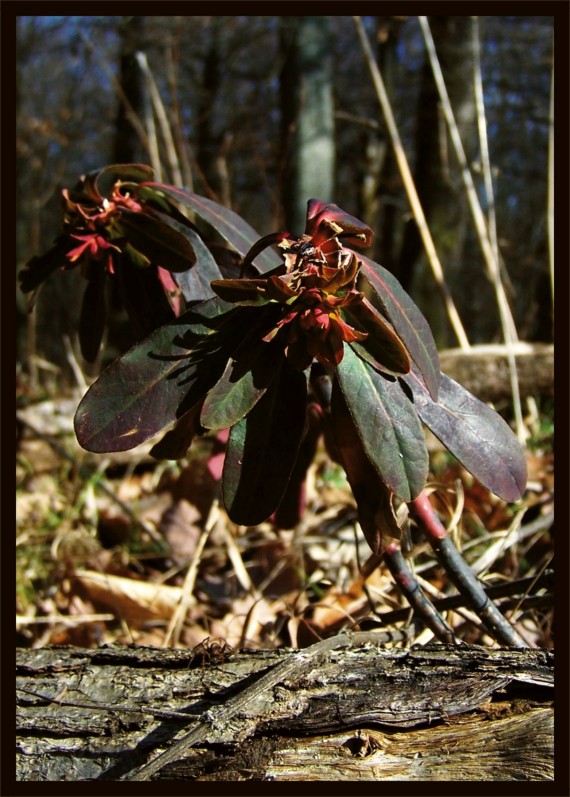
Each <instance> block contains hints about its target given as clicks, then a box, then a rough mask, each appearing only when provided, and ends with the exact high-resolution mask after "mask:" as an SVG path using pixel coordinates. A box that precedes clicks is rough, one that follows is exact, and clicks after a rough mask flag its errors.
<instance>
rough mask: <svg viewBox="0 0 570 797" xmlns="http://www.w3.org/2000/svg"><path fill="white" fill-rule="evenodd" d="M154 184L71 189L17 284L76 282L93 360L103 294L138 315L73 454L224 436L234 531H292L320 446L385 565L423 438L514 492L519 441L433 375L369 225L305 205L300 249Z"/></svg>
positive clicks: (172, 452) (520, 463)
mask: <svg viewBox="0 0 570 797" xmlns="http://www.w3.org/2000/svg"><path fill="white" fill-rule="evenodd" d="M152 177H153V175H152V171H151V170H150V169H149V167H147V166H142V165H120V166H112V167H108V168H106V169H103V170H102V171H100V172H99V173H98V174H93V175H89V176H87V177H85V178H83V179H82V181H81V182H80V185H79V186H78V188H77V189H75V190H73V191H69V192H64V210H65V225H64V232H63V234H62V235H60V236H59V238H58V239H57V240H56V242H55V244H54V246H53V248H52V249H51V250H50V251H49V252H48V253H47V254H45V255H44V256H43V257H36V258H34V259H33V260H32V261H30V263H29V264H28V266H27V268H26V269H25V270H24V272H23V273H22V276H21V286H22V289H23V290H24V291H26V292H33V291H35V290H36V289H37V288H38V286H39V285H40V284H41V283H42V282H43V281H44V280H45V279H46V278H47V276H48V275H49V274H50V273H51V272H53V271H54V270H55V269H57V268H63V269H69V268H74V267H77V266H79V267H80V268H81V272H82V274H83V276H84V277H85V278H86V280H87V288H86V291H85V297H84V302H83V307H82V320H81V328H80V339H81V346H82V351H83V353H84V355H85V357H86V359H88V360H93V359H94V358H95V356H96V354H97V352H98V350H99V347H100V343H101V337H102V331H103V327H104V317H105V316H104V306H105V303H104V294H105V286H106V283H108V282H109V281H111V280H116V281H117V283H118V286H119V292H120V295H121V296H122V299H123V302H124V306H125V308H126V309H127V312H128V314H129V317H130V319H131V322H132V328H133V336H134V340H135V341H136V342H135V344H134V346H133V347H132V348H131V349H130V350H128V351H127V352H126V353H125V354H123V355H122V356H120V357H119V358H118V359H117V360H115V361H114V362H113V363H112V364H111V365H110V366H109V367H108V368H107V369H106V370H105V371H103V373H102V374H101V375H100V376H99V378H98V379H97V380H96V381H95V382H94V383H93V384H92V385H91V387H90V388H89V390H88V391H87V393H86V395H85V396H84V398H83V400H82V401H81V403H80V405H79V407H78V410H77V413H76V416H75V431H76V435H77V439H78V441H79V443H80V444H81V446H83V447H84V448H85V449H87V450H88V451H93V452H98V453H103V452H112V451H123V450H127V449H131V448H133V447H135V446H137V445H139V444H140V443H143V442H144V441H146V440H148V439H150V438H152V437H154V436H155V435H158V434H159V433H161V432H165V434H164V436H163V437H162V439H161V440H159V441H158V442H156V443H155V445H154V447H153V449H152V453H153V454H154V455H155V456H157V457H161V458H170V459H177V458H181V457H183V456H184V455H185V454H186V452H187V450H188V448H189V446H190V445H191V443H192V441H193V440H194V438H195V437H196V436H199V435H202V434H204V433H206V432H212V433H218V432H220V431H222V430H226V429H227V430H229V436H228V438H227V445H226V451H225V460H224V465H223V472H222V475H221V497H222V500H223V504H224V506H225V508H226V510H227V512H228V514H229V517H230V518H231V519H232V520H233V521H234V522H236V523H238V524H243V525H255V524H258V523H260V522H262V521H264V520H266V519H267V518H269V517H270V516H273V517H274V518H275V519H276V520H277V522H278V523H279V522H280V521H279V518H281V524H282V519H283V518H285V517H286V518H287V519H288V522H289V523H291V524H292V523H293V522H294V521H295V515H296V514H298V512H299V511H300V509H299V508H298V495H299V486H300V485H301V484H302V482H303V480H304V477H305V473H306V470H307V468H308V466H309V464H310V463H311V461H312V458H313V455H314V453H315V451H316V446H317V442H318V440H319V438H320V437H321V435H324V438H325V441H326V445H327V448H328V451H329V453H330V455H331V456H332V457H333V458H334V459H335V460H336V461H338V462H340V463H341V465H342V467H343V468H344V470H345V471H346V475H347V478H348V481H349V483H350V486H351V488H352V491H353V493H354V497H355V500H356V504H357V508H358V515H359V521H360V525H361V527H362V530H363V533H364V535H365V536H366V539H367V542H368V544H369V546H370V548H371V550H372V553H373V554H375V555H378V556H379V555H381V554H382V553H383V552H384V551H385V550H386V548H387V541H386V538H387V537H390V538H395V539H397V538H398V537H399V535H400V528H399V525H398V522H397V520H396V513H395V502H398V501H399V502H406V503H408V504H409V505H410V508H411V510H412V511H411V514H412V516H414V517H415V518H416V519H417V518H418V517H421V514H422V513H421V511H419V510H418V506H419V507H420V509H421V507H422V506H423V504H422V503H421V497H422V496H423V493H422V491H423V490H424V487H425V485H426V481H427V478H428V464H429V463H428V452H427V448H426V443H425V439H424V432H423V426H426V427H427V428H428V429H430V430H431V431H432V432H433V434H434V435H435V436H436V437H437V438H438V439H439V440H440V441H441V442H442V443H443V444H444V446H446V447H447V448H448V450H449V451H450V452H451V453H452V454H453V455H454V456H455V457H456V458H457V459H458V460H459V461H460V462H461V463H462V465H463V466H464V467H465V468H466V469H467V470H468V471H469V472H471V473H472V474H473V475H474V476H475V477H476V478H477V479H478V480H479V481H480V482H481V483H482V484H483V485H485V487H487V488H488V489H489V490H491V491H492V492H494V493H495V494H496V495H498V496H499V497H500V498H502V499H504V500H505V501H507V502H513V501H516V500H518V499H519V498H520V497H521V496H522V493H523V491H524V489H525V483H526V466H525V458H524V454H523V452H522V450H521V447H520V445H519V443H518V441H517V439H516V437H515V436H514V434H513V433H512V432H511V429H510V427H509V426H508V424H507V423H506V422H505V421H504V420H503V419H502V418H501V417H500V416H499V415H498V414H497V413H496V412H495V411H494V410H492V409H491V408H490V407H488V406H487V405H486V404H484V403H482V402H481V401H479V400H478V399H477V398H475V397H474V396H473V395H471V394H470V393H469V392H468V391H467V390H466V389H465V388H463V387H462V386H461V385H459V384H458V383H457V382H455V381H454V380H452V379H450V378H449V377H447V376H445V375H444V374H442V373H440V366H439V359H438V355H437V351H436V346H435V343H434V339H433V336H432V334H431V331H430V328H429V326H428V323H427V321H426V320H425V318H424V317H423V315H422V314H421V312H420V311H419V309H418V308H417V306H416V305H415V304H414V302H413V301H412V300H411V298H410V297H409V296H408V294H407V293H406V292H405V291H404V290H403V288H402V287H401V286H400V284H399V283H398V281H397V280H396V279H395V277H394V276H393V275H392V274H391V273H390V272H388V271H387V270H386V269H384V268H383V267H382V266H381V265H379V264H378V263H375V262H373V261H372V260H370V259H368V258H367V257H366V256H365V255H364V254H362V250H363V249H365V248H366V247H367V246H368V245H369V244H370V242H371V239H372V231H371V230H370V229H369V227H367V226H366V225H365V224H364V223H363V222H361V221H359V220H358V219H356V218H354V217H353V216H351V215H350V214H348V213H346V212H345V211H344V210H342V209H341V208H339V207H337V206H336V205H334V204H325V203H323V202H321V201H319V200H317V199H311V200H309V202H308V208H307V221H306V227H305V230H304V232H303V233H302V234H301V235H299V234H292V233H289V232H278V233H274V234H271V235H267V236H265V237H260V236H259V235H258V234H257V233H256V232H255V231H254V230H253V229H252V228H251V227H250V226H249V225H248V224H247V223H246V222H245V221H244V220H243V219H242V218H241V217H240V216H238V215H237V214H236V213H235V212H233V211H230V210H228V209H226V208H224V207H222V206H220V205H218V204H217V203H215V202H212V201H211V200H209V199H206V198H204V197H201V196H198V195H196V194H194V193H191V192H189V191H186V190H183V189H181V188H177V187H174V186H172V185H166V184H162V183H157V182H154V181H153V179H152ZM204 230H206V231H207V232H206V233H205V232H204ZM214 237H215V241H216V242H213V240H214ZM210 239H212V240H210ZM220 240H221V241H223V242H224V243H223V244H222V243H219V241H220ZM418 499H420V502H419V504H416V503H414V502H417V501H418ZM436 536H437V534H436Z"/></svg>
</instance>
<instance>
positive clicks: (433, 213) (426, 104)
mask: <svg viewBox="0 0 570 797" xmlns="http://www.w3.org/2000/svg"><path fill="white" fill-rule="evenodd" d="M429 22H430V26H431V30H432V35H433V39H434V43H435V47H436V51H437V55H438V58H439V62H440V65H441V69H442V72H443V76H444V80H445V84H446V86H447V91H448V93H449V99H450V102H451V106H452V108H453V112H454V115H455V119H456V122H457V125H458V128H459V133H460V135H461V139H462V142H463V146H464V149H465V152H466V155H467V159H468V161H471V158H472V156H473V151H474V144H475V135H474V133H475V131H476V124H475V118H476V108H475V90H474V81H473V63H474V54H473V30H472V28H473V24H474V23H473V20H472V18H471V17H469V16H465V17H430V18H429ZM448 140H449V138H448V132H447V128H446V124H445V118H444V116H443V113H442V111H441V104H440V101H439V95H438V92H437V88H436V85H435V81H434V78H433V74H432V69H431V66H430V64H429V61H428V60H427V55H426V60H425V63H424V66H423V73H422V83H421V89H420V94H419V98H418V108H417V126H416V163H415V169H414V180H415V183H416V187H417V190H418V196H419V198H420V201H421V203H422V207H423V209H424V213H425V215H426V219H427V221H428V224H429V227H430V231H431V234H432V237H433V240H434V243H435V248H436V250H437V252H438V255H439V258H440V260H441V262H442V265H443V268H444V271H445V277H446V281H447V283H448V285H449V288H450V290H451V293H452V296H453V297H454V299H455V302H456V304H457V306H458V310H459V315H460V317H461V319H462V320H463V322H464V324H467V321H466V317H465V312H466V310H467V309H468V308H467V307H466V304H468V303H469V302H470V301H471V300H472V298H473V296H472V294H473V291H472V286H469V283H468V282H467V285H466V279H465V270H464V263H463V258H462V254H463V251H464V244H465V240H466V232H467V225H468V222H469V214H468V209H467V202H466V199H465V192H464V190H463V188H462V184H461V175H460V172H459V169H458V165H457V161H456V159H455V155H454V154H453V152H452V151H451V148H450V147H449V148H448ZM397 273H398V276H399V279H400V281H401V282H402V285H403V286H404V288H405V289H406V290H407V291H409V292H410V293H411V294H412V296H413V297H414V299H415V300H416V301H417V303H418V304H419V305H420V307H421V308H422V309H423V310H424V311H425V312H426V315H427V316H428V319H429V321H430V325H431V327H432V330H433V332H434V335H435V338H436V341H437V343H438V346H450V345H455V343H456V339H455V336H454V335H453V332H452V330H451V327H450V325H449V322H448V320H447V318H446V314H445V310H444V308H443V305H442V303H441V301H440V298H439V295H438V293H437V291H436V289H435V285H434V282H433V278H432V276H431V274H430V273H429V270H428V268H427V263H426V261H425V258H424V257H423V249H422V244H421V239H420V236H419V234H418V231H417V227H416V224H415V222H414V221H413V220H410V222H409V223H408V225H407V229H406V232H405V235H404V240H403V244H402V249H401V253H400V263H399V268H398V270H397ZM466 288H467V290H466ZM461 299H463V301H461ZM492 306H493V307H494V305H492Z"/></svg>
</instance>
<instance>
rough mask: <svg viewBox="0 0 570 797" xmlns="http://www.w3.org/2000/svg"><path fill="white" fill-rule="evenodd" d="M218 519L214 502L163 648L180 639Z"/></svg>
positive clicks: (189, 567) (216, 504) (216, 502)
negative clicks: (205, 551)
mask: <svg viewBox="0 0 570 797" xmlns="http://www.w3.org/2000/svg"><path fill="white" fill-rule="evenodd" d="M219 517H220V506H219V503H218V501H217V500H215V501H214V502H213V504H212V507H211V509H210V512H209V514H208V519H207V521H206V525H205V527H204V531H203V532H202V534H201V535H200V539H199V540H198V543H197V545H196V549H195V551H194V553H193V555H192V561H191V562H190V564H189V565H188V570H187V572H186V576H185V578H184V583H183V585H182V594H181V596H180V601H179V603H178V605H177V607H176V609H175V610H174V612H173V613H172V617H171V618H170V622H169V624H168V628H167V630H166V634H165V636H164V640H163V643H162V647H163V648H167V647H168V646H169V645H171V644H174V645H176V644H177V643H178V640H179V638H180V632H181V631H182V626H183V624H184V621H185V619H186V614H187V612H188V608H189V606H190V605H191V603H192V593H193V591H194V584H195V583H196V576H197V574H198V567H199V565H200V559H201V558H202V553H203V551H204V547H205V545H206V541H207V539H208V537H209V536H210V534H211V532H212V531H213V529H214V527H215V525H216V523H217V522H218V520H219Z"/></svg>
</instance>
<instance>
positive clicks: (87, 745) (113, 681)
mask: <svg viewBox="0 0 570 797" xmlns="http://www.w3.org/2000/svg"><path fill="white" fill-rule="evenodd" d="M368 637H370V635H368ZM368 637H367V638H368ZM354 639H356V637H355V638H354ZM354 639H353V640H352V642H351V641H350V640H349V639H348V638H347V637H346V636H345V635H339V637H337V638H335V640H337V641H338V640H340V641H338V644H337V642H335V640H332V641H331V640H326V641H325V642H324V643H318V645H315V646H312V647H311V648H306V649H304V650H296V651H248V652H240V653H233V652H231V651H230V652H229V654H228V653H227V652H226V651H225V650H224V648H223V647H221V646H219V645H217V646H216V644H215V643H214V644H210V646H207V645H203V646H201V647H200V648H199V649H195V650H194V651H178V650H157V649H152V648H137V647H128V648H102V649H98V650H83V649H78V648H44V649H39V650H18V651H17V660H16V664H17V676H18V680H17V768H16V777H17V779H18V780H21V781H35V780H44V781H52V780H53V781H55V780H71V781H79V780H149V779H151V777H153V778H154V777H155V776H156V777H157V778H158V779H170V780H177V779H178V780H199V781H203V780H226V781H238V780H307V781H308V780H333V781H335V780H374V781H378V780H422V781H424V780H450V781H470V780H476V781H479V780H489V781H495V780H533V781H534V780H543V781H545V780H546V781H547V780H552V779H553V777H554V775H553V707H552V702H551V701H552V692H553V689H552V685H553V666H554V654H553V652H552V651H543V650H513V649H505V650H502V649H498V650H497V649H486V648H480V647H467V646H465V647H463V646H461V647H451V646H445V645H434V646H429V647H424V648H415V649H411V650H405V649H394V650H383V649H378V648H377V647H376V646H373V645H371V644H361V646H360V647H356V644H355V642H354ZM347 640H348V641H347ZM361 642H363V643H364V642H365V640H363V639H362V640H361ZM335 645H336V647H335ZM331 648H332V649H331ZM315 651H317V652H315ZM181 738H182V741H180V739H181ZM175 739H176V741H173V740H175ZM164 748H167V751H166V753H162V754H160V753H159V751H161V750H164ZM158 756H160V760H159V759H158ZM149 761H151V762H153V763H151V764H148V762H149ZM153 767H154V769H153Z"/></svg>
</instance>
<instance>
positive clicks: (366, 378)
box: [333, 346, 428, 501]
mask: <svg viewBox="0 0 570 797" xmlns="http://www.w3.org/2000/svg"><path fill="white" fill-rule="evenodd" d="M335 378H336V379H338V383H339V385H340V388H341V390H342V393H343V396H344V398H345V400H346V403H347V405H348V408H349V410H350V414H351V415H352V418H353V420H354V423H355V426H356V429H357V431H358V435H359V437H360V439H361V441H362V444H363V446H364V450H365V451H366V454H367V456H368V457H369V459H370V461H371V462H372V464H373V465H374V467H375V468H376V470H377V471H378V473H379V475H380V477H381V479H382V481H384V482H385V484H387V485H388V487H390V489H391V490H393V492H395V493H396V495H398V496H399V497H400V498H402V499H403V500H404V501H410V500H412V498H415V497H416V496H417V495H418V493H419V492H420V491H421V490H422V489H423V487H424V486H425V483H426V479H427V474H428V454H427V449H426V445H425V440H424V433H423V429H422V426H421V423H420V421H419V418H418V416H417V414H416V412H415V410H414V406H413V404H412V402H411V401H410V400H409V398H408V397H407V396H406V394H405V393H404V391H403V389H402V387H401V385H400V384H399V382H398V381H397V380H393V381H392V380H391V378H389V377H385V376H382V374H379V373H378V372H377V371H376V370H375V369H374V368H372V367H371V366H370V365H368V363H366V362H364V361H363V360H361V359H360V357H358V356H357V355H356V354H355V353H354V352H353V351H352V349H351V348H350V347H349V346H345V351H344V357H343V359H342V361H341V363H340V364H339V366H338V367H337V369H336V372H335ZM333 423H334V418H333Z"/></svg>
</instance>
